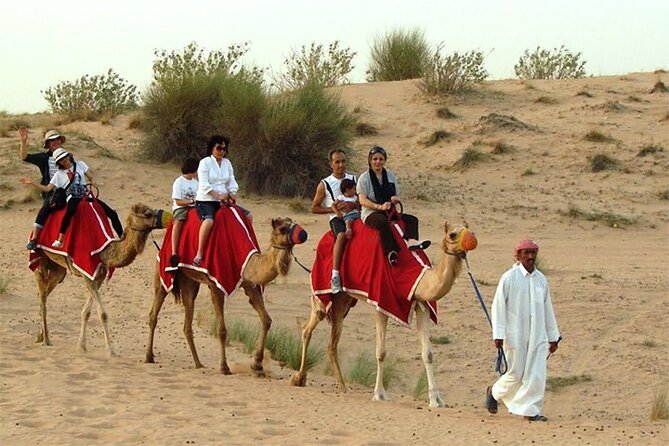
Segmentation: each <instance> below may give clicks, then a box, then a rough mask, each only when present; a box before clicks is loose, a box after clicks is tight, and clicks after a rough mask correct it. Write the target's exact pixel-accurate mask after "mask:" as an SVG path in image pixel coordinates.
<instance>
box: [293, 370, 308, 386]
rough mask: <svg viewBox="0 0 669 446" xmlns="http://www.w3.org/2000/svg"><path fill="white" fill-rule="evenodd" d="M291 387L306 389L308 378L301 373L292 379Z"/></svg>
mask: <svg viewBox="0 0 669 446" xmlns="http://www.w3.org/2000/svg"><path fill="white" fill-rule="evenodd" d="M290 385H291V386H295V387H304V386H306V385H307V377H306V375H300V374H299V373H297V374H295V375H293V377H292V378H290Z"/></svg>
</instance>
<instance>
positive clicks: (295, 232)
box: [288, 224, 308, 245]
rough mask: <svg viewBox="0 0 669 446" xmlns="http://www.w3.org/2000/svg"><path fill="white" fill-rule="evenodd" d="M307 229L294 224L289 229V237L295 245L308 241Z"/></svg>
mask: <svg viewBox="0 0 669 446" xmlns="http://www.w3.org/2000/svg"><path fill="white" fill-rule="evenodd" d="M307 237H308V235H307V231H305V230H304V229H303V228H302V226H300V225H296V224H292V225H291V226H290V229H289V230H288V238H289V240H290V243H291V244H293V245H300V244H302V243H304V242H306V241H307Z"/></svg>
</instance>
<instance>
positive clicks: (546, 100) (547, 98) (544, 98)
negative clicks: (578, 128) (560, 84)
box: [534, 96, 558, 105]
mask: <svg viewBox="0 0 669 446" xmlns="http://www.w3.org/2000/svg"><path fill="white" fill-rule="evenodd" d="M534 102H536V103H539V104H546V105H555V104H557V102H558V101H557V99H555V98H552V97H550V96H540V97H539V98H537V100H536V101H534Z"/></svg>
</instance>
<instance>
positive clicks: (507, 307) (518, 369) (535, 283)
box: [492, 264, 560, 416]
mask: <svg viewBox="0 0 669 446" xmlns="http://www.w3.org/2000/svg"><path fill="white" fill-rule="evenodd" d="M492 335H493V339H503V340H504V354H505V355H506V360H507V363H508V365H509V369H508V370H507V372H506V373H505V374H504V375H502V376H501V377H500V378H499V379H498V380H497V382H495V384H494V385H493V387H492V396H493V397H494V398H495V399H496V400H498V401H502V402H503V403H504V405H505V406H506V407H507V409H508V410H509V412H511V413H512V414H515V415H523V416H534V415H538V414H540V413H541V407H542V405H543V401H544V392H545V389H546V356H547V355H548V341H557V340H558V337H559V336H560V332H559V331H558V327H557V322H556V320H555V313H554V312H553V304H552V303H551V294H550V289H549V288H548V281H547V280H546V276H544V275H543V274H542V273H541V271H539V270H537V269H536V268H535V269H534V271H532V272H531V273H529V272H527V270H526V269H525V267H523V265H522V264H520V265H517V266H514V267H513V268H511V269H510V270H508V271H507V272H505V273H504V274H503V275H502V278H501V279H500V281H499V285H498V286H497V292H496V293H495V297H494V299H493V301H492Z"/></svg>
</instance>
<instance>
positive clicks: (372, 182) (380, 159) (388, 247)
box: [357, 146, 431, 266]
mask: <svg viewBox="0 0 669 446" xmlns="http://www.w3.org/2000/svg"><path fill="white" fill-rule="evenodd" d="M387 158H388V154H387V153H386V151H385V149H384V148H383V147H379V146H375V147H372V149H371V150H370V151H369V154H368V155H367V163H368V165H369V170H368V171H367V172H364V173H363V174H362V175H360V178H359V180H358V186H357V191H358V199H359V200H360V204H361V205H362V221H363V222H364V223H365V224H366V225H368V226H371V227H373V228H376V229H378V230H379V232H380V235H381V246H382V247H383V253H384V254H385V255H386V256H387V257H388V261H389V262H390V264H391V265H393V266H394V265H395V264H396V263H397V252H398V251H399V250H400V249H401V248H400V246H399V245H398V244H397V242H396V241H395V238H394V237H393V233H392V231H391V229H390V222H389V221H388V215H387V213H386V211H389V210H390V209H391V208H392V207H393V206H394V205H396V204H399V203H401V201H400V198H399V194H400V187H399V183H398V182H397V177H396V176H395V174H394V173H393V172H391V171H390V170H387V169H386V168H385V165H386V159H387ZM401 218H402V220H403V221H404V236H403V238H404V240H406V244H407V247H408V248H409V249H410V250H416V249H426V248H427V247H428V246H430V243H431V242H430V241H429V240H423V241H422V242H419V241H418V219H417V218H416V217H414V216H413V215H409V214H404V213H402V214H401Z"/></svg>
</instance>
